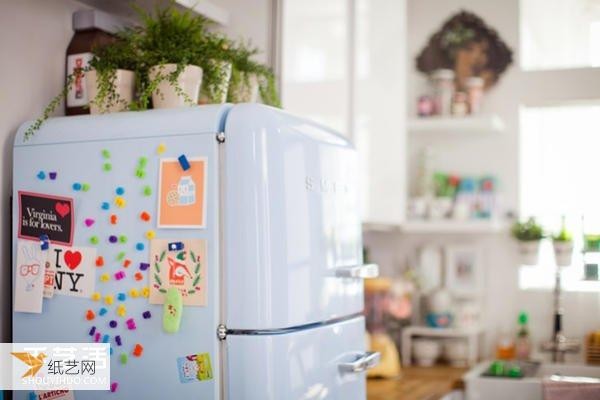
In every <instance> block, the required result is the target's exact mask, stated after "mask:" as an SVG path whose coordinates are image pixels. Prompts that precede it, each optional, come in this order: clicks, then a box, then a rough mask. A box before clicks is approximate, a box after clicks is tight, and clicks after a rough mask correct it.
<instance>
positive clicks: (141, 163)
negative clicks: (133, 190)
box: [138, 157, 148, 168]
mask: <svg viewBox="0 0 600 400" xmlns="http://www.w3.org/2000/svg"><path fill="white" fill-rule="evenodd" d="M138 165H139V167H140V168H146V165H148V158H147V157H140V159H139V160H138Z"/></svg>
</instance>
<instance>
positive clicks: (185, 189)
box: [158, 155, 207, 229]
mask: <svg viewBox="0 0 600 400" xmlns="http://www.w3.org/2000/svg"><path fill="white" fill-rule="evenodd" d="M182 157H183V158H182ZM182 160H183V161H182ZM206 164H207V161H206V158H205V157H193V158H187V157H185V156H184V155H181V156H180V158H179V159H178V158H163V159H161V160H160V173H159V183H158V185H159V187H158V189H159V190H158V227H159V228H190V229H198V228H205V227H206V168H207V165H206Z"/></svg>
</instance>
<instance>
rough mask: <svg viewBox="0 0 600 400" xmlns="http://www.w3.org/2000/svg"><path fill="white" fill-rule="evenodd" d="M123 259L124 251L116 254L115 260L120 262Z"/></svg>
mask: <svg viewBox="0 0 600 400" xmlns="http://www.w3.org/2000/svg"><path fill="white" fill-rule="evenodd" d="M124 258H125V252H124V251H122V252H120V253H119V254H117V260H119V261H121V260H122V259H124Z"/></svg>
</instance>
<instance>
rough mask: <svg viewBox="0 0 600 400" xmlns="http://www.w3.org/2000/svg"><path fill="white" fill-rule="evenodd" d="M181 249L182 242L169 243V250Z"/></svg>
mask: <svg viewBox="0 0 600 400" xmlns="http://www.w3.org/2000/svg"><path fill="white" fill-rule="evenodd" d="M178 250H183V242H171V243H169V251H178Z"/></svg>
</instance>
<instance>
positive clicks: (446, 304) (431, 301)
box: [427, 288, 452, 314]
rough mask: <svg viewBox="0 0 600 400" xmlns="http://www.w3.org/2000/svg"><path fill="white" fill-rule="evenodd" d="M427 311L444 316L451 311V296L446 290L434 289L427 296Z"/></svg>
mask: <svg viewBox="0 0 600 400" xmlns="http://www.w3.org/2000/svg"><path fill="white" fill-rule="evenodd" d="M427 309H428V310H429V312H430V313H435V314H446V313H450V312H451V311H452V294H451V293H450V291H449V290H448V289H446V288H437V289H434V290H433V291H432V292H431V293H429V295H428V296H427Z"/></svg>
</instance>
